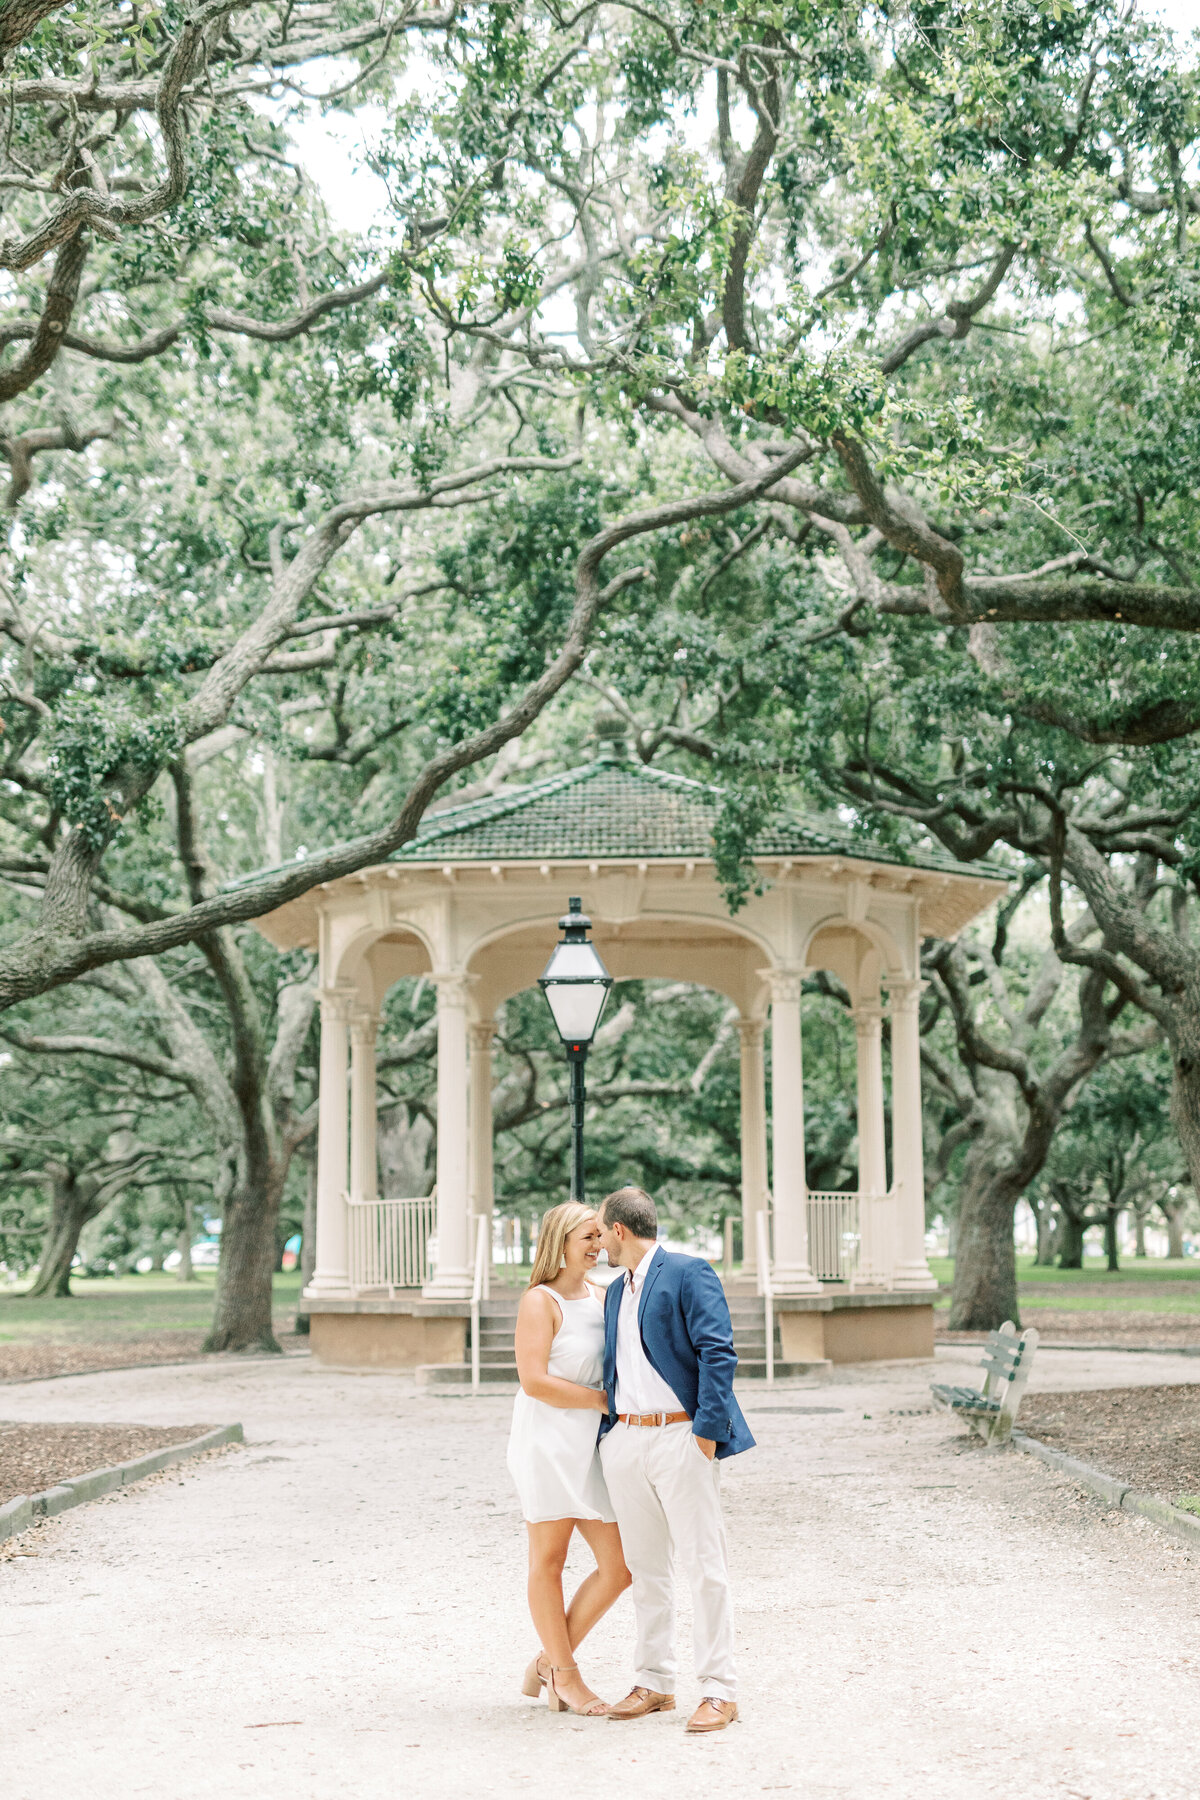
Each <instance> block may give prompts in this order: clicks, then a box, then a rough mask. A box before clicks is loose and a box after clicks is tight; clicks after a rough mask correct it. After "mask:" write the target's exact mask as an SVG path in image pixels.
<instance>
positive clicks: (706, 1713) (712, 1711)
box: [635, 1690, 738, 1731]
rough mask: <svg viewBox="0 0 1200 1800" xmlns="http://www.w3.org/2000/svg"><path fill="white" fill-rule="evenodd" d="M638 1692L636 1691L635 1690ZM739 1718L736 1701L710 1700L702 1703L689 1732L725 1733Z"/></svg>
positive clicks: (691, 1720) (691, 1721)
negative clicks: (728, 1726)
mask: <svg viewBox="0 0 1200 1800" xmlns="http://www.w3.org/2000/svg"><path fill="white" fill-rule="evenodd" d="M635 1692H636V1690H635ZM737 1716H738V1710H737V1701H736V1700H710V1699H707V1698H706V1699H704V1700H702V1701H701V1702H700V1704H699V1706H698V1707H697V1708H696V1710H695V1712H694V1713H693V1714H692V1716H691V1718H690V1719H689V1720H688V1722H687V1728H688V1730H689V1731H724V1729H725V1727H726V1726H727V1725H732V1724H733V1721H734V1720H735V1719H736V1718H737Z"/></svg>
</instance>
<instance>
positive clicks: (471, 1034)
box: [467, 1019, 496, 1056]
mask: <svg viewBox="0 0 1200 1800" xmlns="http://www.w3.org/2000/svg"><path fill="white" fill-rule="evenodd" d="M495 1036H496V1021H495V1019H476V1020H474V1021H472V1023H471V1024H470V1025H468V1026H467V1041H468V1043H469V1044H470V1046H471V1054H472V1056H490V1055H491V1053H492V1044H493V1042H494V1040H495Z"/></svg>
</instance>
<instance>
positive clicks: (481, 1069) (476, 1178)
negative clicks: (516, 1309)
mask: <svg viewBox="0 0 1200 1800" xmlns="http://www.w3.org/2000/svg"><path fill="white" fill-rule="evenodd" d="M495 1035H496V1021H495V1019H479V1020H476V1021H475V1022H474V1023H473V1024H471V1025H469V1026H468V1027H467V1036H468V1040H469V1043H470V1048H471V1069H470V1091H471V1165H470V1193H471V1216H472V1217H473V1218H475V1219H486V1220H487V1231H488V1255H487V1261H486V1264H485V1266H484V1274H483V1297H484V1299H485V1300H486V1299H487V1298H488V1294H489V1292H490V1289H491V1275H492V1252H491V1246H492V1210H493V1180H494V1175H493V1160H492V1159H493V1147H492V1040H493V1038H494V1037H495Z"/></svg>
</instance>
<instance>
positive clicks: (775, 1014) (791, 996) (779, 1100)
mask: <svg viewBox="0 0 1200 1800" xmlns="http://www.w3.org/2000/svg"><path fill="white" fill-rule="evenodd" d="M803 978H804V971H803V970H802V969H770V970H767V971H766V979H767V981H768V982H769V983H770V987H771V1193H772V1196H773V1198H774V1202H775V1263H774V1268H773V1271H772V1277H771V1284H772V1287H773V1288H774V1291H775V1293H776V1294H819V1293H820V1292H821V1284H820V1282H819V1281H818V1280H817V1279H816V1277H815V1276H814V1274H813V1272H812V1268H811V1265H810V1263H809V1258H808V1185H807V1180H806V1177H805V1168H804V1058H803V1050H802V1046H801V1037H800V989H801V983H802V981H803ZM761 1241H762V1240H761V1238H760V1239H759V1243H760V1244H761ZM760 1285H761V1278H760Z"/></svg>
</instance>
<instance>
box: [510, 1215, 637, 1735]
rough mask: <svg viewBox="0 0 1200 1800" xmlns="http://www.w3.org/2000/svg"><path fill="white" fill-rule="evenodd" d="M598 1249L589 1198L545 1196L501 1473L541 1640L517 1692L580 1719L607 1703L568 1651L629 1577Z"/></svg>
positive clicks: (521, 1319)
mask: <svg viewBox="0 0 1200 1800" xmlns="http://www.w3.org/2000/svg"><path fill="white" fill-rule="evenodd" d="M599 1254H600V1227H599V1225H598V1224H597V1222H596V1215H595V1213H594V1212H593V1211H592V1210H591V1208H590V1207H587V1206H583V1205H581V1204H580V1203H579V1202H578V1201H575V1200H569V1201H567V1202H566V1204H565V1205H563V1206H552V1207H551V1209H550V1211H549V1212H548V1213H547V1214H546V1216H545V1218H544V1219H543V1220H542V1225H541V1230H540V1231H539V1233H538V1247H537V1258H536V1260H535V1262H534V1265H533V1272H532V1274H531V1275H530V1277H529V1287H528V1288H527V1290H526V1292H525V1293H524V1295H523V1296H522V1298H521V1305H520V1308H519V1309H518V1312H517V1334H516V1347H517V1374H518V1375H519V1376H520V1379H521V1392H520V1393H519V1394H518V1395H517V1398H516V1403H515V1404H514V1406H513V1422H512V1435H511V1436H510V1438H509V1441H508V1467H509V1473H510V1474H511V1475H512V1478H513V1480H514V1481H515V1482H516V1484H517V1492H518V1494H519V1495H520V1497H521V1510H522V1512H523V1513H524V1515H525V1527H526V1530H527V1531H528V1533H529V1610H530V1612H531V1613H532V1615H533V1622H534V1625H535V1626H536V1628H537V1634H538V1636H539V1638H540V1639H541V1641H542V1649H543V1651H544V1652H545V1654H544V1655H542V1656H536V1657H535V1658H534V1659H533V1661H532V1662H531V1663H530V1665H529V1668H528V1669H527V1670H526V1673H525V1684H524V1690H523V1691H524V1692H525V1693H527V1694H538V1693H540V1692H541V1690H542V1688H543V1687H545V1688H546V1690H547V1692H546V1697H547V1699H548V1701H549V1703H550V1708H551V1710H552V1711H553V1712H562V1711H563V1710H564V1709H568V1710H569V1711H571V1712H574V1713H582V1714H584V1715H585V1716H586V1717H588V1718H596V1717H602V1716H603V1715H604V1714H605V1713H606V1712H607V1711H608V1708H607V1706H605V1704H604V1702H603V1701H602V1700H599V1699H597V1697H596V1695H595V1694H594V1693H593V1692H592V1690H591V1688H589V1687H588V1685H587V1683H586V1682H585V1681H584V1679H583V1677H582V1675H580V1673H579V1669H578V1666H577V1665H576V1662H575V1656H574V1651H575V1647H576V1645H577V1644H580V1643H582V1642H583V1640H584V1638H585V1637H586V1636H587V1634H588V1632H589V1631H590V1630H591V1629H592V1626H593V1625H594V1624H595V1623H596V1621H597V1619H600V1618H603V1616H604V1614H605V1613H606V1612H607V1611H608V1609H609V1607H610V1606H611V1605H612V1603H613V1601H614V1600H615V1599H616V1598H617V1595H618V1594H621V1593H623V1592H624V1590H625V1589H626V1588H627V1587H628V1586H629V1583H630V1581H631V1579H632V1577H631V1576H630V1573H629V1570H628V1569H627V1568H626V1567H625V1557H624V1554H623V1553H622V1550H621V1534H620V1532H619V1531H618V1530H617V1526H616V1519H615V1516H614V1514H613V1510H612V1506H611V1504H610V1503H609V1498H608V1490H607V1488H606V1487H605V1485H604V1476H603V1475H602V1474H601V1472H600V1458H599V1456H598V1455H597V1454H596V1433H597V1430H598V1427H599V1423H600V1419H599V1415H600V1414H601V1413H603V1412H606V1411H607V1410H608V1400H607V1397H606V1395H605V1393H604V1389H603V1388H602V1387H601V1385H600V1382H601V1375H602V1372H603V1368H604V1294H603V1289H602V1288H599V1287H597V1286H594V1285H592V1284H591V1283H590V1282H589V1281H588V1279H587V1277H588V1275H589V1274H590V1272H591V1270H592V1269H593V1268H594V1267H595V1263H596V1258H597V1257H598V1256H599ZM574 1531H578V1533H579V1535H580V1537H581V1538H582V1539H583V1541H584V1543H585V1544H586V1545H587V1546H588V1548H589V1549H590V1551H591V1552H592V1555H593V1556H594V1557H595V1559H596V1567H595V1568H594V1569H593V1571H592V1573H591V1574H590V1575H589V1576H587V1578H586V1579H585V1580H584V1581H583V1582H582V1583H581V1585H580V1587H579V1589H578V1591H577V1592H576V1594H575V1597H574V1599H573V1600H572V1601H571V1604H570V1606H569V1607H564V1605H563V1586H562V1575H563V1568H564V1565H565V1564H566V1560H567V1547H568V1545H569V1544H570V1542H571V1534H572V1532H574Z"/></svg>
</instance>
